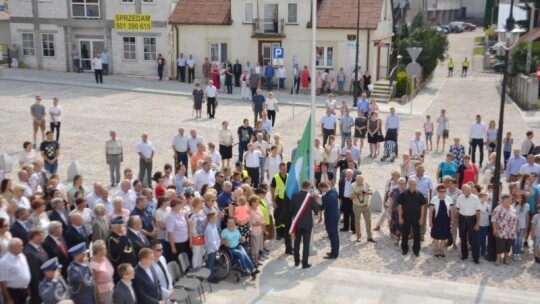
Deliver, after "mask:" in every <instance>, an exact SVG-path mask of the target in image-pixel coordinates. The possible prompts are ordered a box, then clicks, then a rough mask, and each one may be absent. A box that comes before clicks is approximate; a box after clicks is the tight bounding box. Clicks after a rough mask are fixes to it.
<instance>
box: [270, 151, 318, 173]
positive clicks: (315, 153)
mask: <svg viewBox="0 0 540 304" xmlns="http://www.w3.org/2000/svg"><path fill="white" fill-rule="evenodd" d="M313 159H314V160H315V164H316V165H318V164H320V163H321V162H322V161H323V160H324V148H323V147H322V146H319V147H318V148H317V147H315V146H314V147H313ZM272 176H273V175H272Z"/></svg>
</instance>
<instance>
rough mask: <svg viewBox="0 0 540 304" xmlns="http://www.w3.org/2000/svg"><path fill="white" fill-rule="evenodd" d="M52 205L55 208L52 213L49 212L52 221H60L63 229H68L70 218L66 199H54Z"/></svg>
mask: <svg viewBox="0 0 540 304" xmlns="http://www.w3.org/2000/svg"><path fill="white" fill-rule="evenodd" d="M51 207H52V208H53V211H52V212H51V214H49V219H50V220H51V221H58V222H60V223H62V229H63V231H66V230H67V228H68V225H69V222H68V220H69V219H68V214H67V210H66V204H65V203H64V200H63V199H61V198H58V197H57V198H54V199H52V200H51Z"/></svg>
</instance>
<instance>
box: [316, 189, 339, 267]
mask: <svg viewBox="0 0 540 304" xmlns="http://www.w3.org/2000/svg"><path fill="white" fill-rule="evenodd" d="M319 190H320V191H321V193H322V194H323V195H322V197H321V204H320V206H319V208H320V209H321V210H323V211H324V226H325V228H326V233H328V238H329V239H330V247H331V248H332V249H331V250H330V252H329V253H327V254H326V256H325V257H324V258H325V259H337V257H338V255H339V232H338V224H339V199H338V193H337V191H336V189H335V188H333V187H332V188H330V186H329V185H328V184H327V183H325V182H322V183H320V184H319ZM322 219H323V212H321V215H320V217H319V223H320V222H321V221H322Z"/></svg>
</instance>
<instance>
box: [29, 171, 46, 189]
mask: <svg viewBox="0 0 540 304" xmlns="http://www.w3.org/2000/svg"><path fill="white" fill-rule="evenodd" d="M28 184H29V185H30V188H32V192H34V193H43V189H42V188H41V172H35V173H34V174H32V176H30V178H29V179H28Z"/></svg>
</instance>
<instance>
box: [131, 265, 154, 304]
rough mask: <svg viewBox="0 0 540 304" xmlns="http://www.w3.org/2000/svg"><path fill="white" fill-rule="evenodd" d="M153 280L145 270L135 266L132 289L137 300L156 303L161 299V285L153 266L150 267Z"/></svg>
mask: <svg viewBox="0 0 540 304" xmlns="http://www.w3.org/2000/svg"><path fill="white" fill-rule="evenodd" d="M150 271H151V272H152V275H153V276H154V280H153V281H152V279H151V278H150V277H149V276H148V274H146V271H145V270H144V269H143V268H142V267H141V266H140V265H137V267H135V279H134V280H133V289H135V294H136V295H137V299H139V302H141V303H145V304H158V303H159V301H160V300H161V287H159V280H158V276H157V274H156V272H155V271H154V268H152V267H150Z"/></svg>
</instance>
